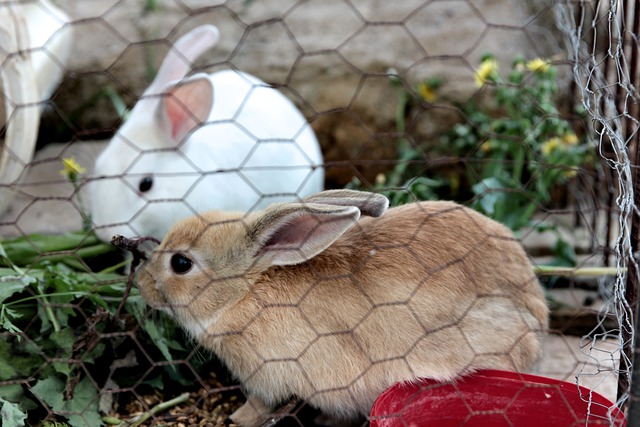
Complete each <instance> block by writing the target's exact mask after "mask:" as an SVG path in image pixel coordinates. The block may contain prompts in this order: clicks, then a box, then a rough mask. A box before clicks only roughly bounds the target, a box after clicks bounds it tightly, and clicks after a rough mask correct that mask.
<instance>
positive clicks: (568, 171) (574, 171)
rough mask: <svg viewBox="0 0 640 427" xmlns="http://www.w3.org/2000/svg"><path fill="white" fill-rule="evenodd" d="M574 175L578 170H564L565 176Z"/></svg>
mask: <svg viewBox="0 0 640 427" xmlns="http://www.w3.org/2000/svg"><path fill="white" fill-rule="evenodd" d="M576 175H578V171H577V170H575V169H568V170H566V171H564V176H565V178H573V177H574V176H576Z"/></svg>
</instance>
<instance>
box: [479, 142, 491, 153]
mask: <svg viewBox="0 0 640 427" xmlns="http://www.w3.org/2000/svg"><path fill="white" fill-rule="evenodd" d="M480 150H481V151H482V152H483V153H488V152H489V151H491V141H485V142H483V143H482V145H481V146H480Z"/></svg>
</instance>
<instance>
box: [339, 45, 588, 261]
mask: <svg viewBox="0 0 640 427" xmlns="http://www.w3.org/2000/svg"><path fill="white" fill-rule="evenodd" d="M556 75H557V70H556V68H555V67H554V66H553V65H552V64H551V63H549V62H548V61H545V60H543V59H533V60H530V61H525V60H524V59H522V58H519V59H517V60H515V61H514V62H513V64H512V67H511V70H510V71H509V73H508V75H507V77H506V78H503V77H502V76H501V74H500V70H499V68H498V62H497V61H496V60H495V58H494V57H493V56H492V55H490V54H486V55H484V56H483V57H482V60H481V63H480V65H479V67H478V69H477V70H476V73H475V76H474V77H475V78H474V80H475V83H476V85H477V87H478V88H479V92H478V94H477V95H478V96H476V97H474V98H473V100H472V101H471V102H469V103H466V104H461V105H457V106H456V107H457V109H458V111H459V112H460V116H461V117H462V119H463V121H462V122H461V123H458V124H456V125H454V126H453V127H452V128H451V130H450V131H449V132H447V133H446V134H444V135H442V136H441V138H440V140H439V142H438V143H437V144H436V145H435V146H433V144H430V145H427V144H425V145H423V146H419V147H415V146H413V145H411V144H410V143H409V141H408V140H407V138H405V137H404V135H405V127H406V125H405V121H406V120H407V118H408V117H411V116H412V113H411V109H412V108H413V107H415V106H417V105H424V104H429V103H432V102H434V101H435V100H436V99H437V93H436V92H437V89H438V88H439V87H440V85H441V83H442V80H441V79H429V80H426V81H424V82H422V83H420V84H419V85H418V86H417V87H416V88H415V89H411V90H407V88H406V85H404V84H403V82H402V81H401V80H400V78H398V77H397V76H396V75H395V73H394V72H393V71H391V72H390V79H391V83H392V85H393V86H394V87H395V88H396V90H397V91H398V105H397V111H396V130H397V132H398V135H400V136H401V137H400V138H399V139H398V155H397V158H398V163H397V164H396V166H395V167H394V168H393V169H392V170H391V171H389V172H388V173H386V174H384V175H380V176H379V177H378V178H377V179H376V182H375V184H374V186H373V187H374V189H375V190H376V191H378V192H380V193H382V194H384V195H386V196H387V197H389V199H390V201H391V204H392V205H397V204H402V203H407V202H411V201H415V200H431V199H452V200H456V201H458V202H462V203H464V204H467V205H470V206H471V207H473V208H474V209H476V210H478V211H480V212H482V213H484V214H486V215H487V216H489V217H491V218H493V219H496V220H497V221H499V222H502V223H503V224H505V225H507V226H508V227H510V228H511V229H513V230H514V231H518V230H521V229H522V228H523V227H533V229H534V230H537V231H551V232H555V234H556V236H557V239H558V242H557V244H556V245H555V246H554V248H553V250H554V251H555V253H556V258H555V259H554V260H553V264H554V265H565V266H567V265H575V252H574V250H573V248H572V247H571V245H569V244H568V243H567V242H565V241H564V240H562V239H561V237H560V234H559V233H558V231H557V230H556V229H555V227H554V226H553V225H551V224H546V223H544V224H543V223H540V222H534V221H533V216H534V214H535V213H536V212H538V211H539V210H540V209H542V208H544V207H545V206H546V205H547V204H548V203H549V202H550V201H551V199H552V193H553V191H554V190H555V189H557V188H558V186H561V185H564V184H566V183H567V182H568V181H569V180H570V179H571V178H573V177H574V176H575V175H576V174H577V173H578V170H579V169H581V168H583V167H586V166H593V165H594V163H595V161H594V156H593V154H592V148H591V147H590V146H589V145H588V144H587V142H586V141H585V139H584V138H581V137H579V136H578V135H577V134H576V132H575V131H574V130H573V127H572V125H571V123H570V122H569V121H568V120H567V119H565V118H563V116H562V115H561V114H560V112H559V110H558V108H557V104H556V103H557V99H556V97H557V84H556ZM424 153H430V155H431V156H433V154H434V153H438V154H441V155H442V156H443V158H447V159H459V160H460V162H463V163H460V165H464V166H463V167H461V166H458V167H451V168H449V170H445V171H440V174H436V173H434V172H433V171H432V170H429V171H425V170H424V164H425V161H428V157H427V155H426V154H424ZM452 164H453V163H452ZM420 168H423V169H420ZM348 187H349V188H362V184H361V183H360V182H359V181H358V180H354V181H353V182H351V183H350V184H349V186H348Z"/></svg>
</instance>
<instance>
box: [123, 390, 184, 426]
mask: <svg viewBox="0 0 640 427" xmlns="http://www.w3.org/2000/svg"><path fill="white" fill-rule="evenodd" d="M187 399H189V393H182V394H181V395H180V396H178V397H175V398H173V399H171V400H167V401H166V402H160V403H158V404H157V405H156V406H154V407H153V408H151V409H150V410H148V411H147V412H145V413H143V414H141V415H139V416H138V417H136V420H135V421H133V422H131V423H129V424H128V426H129V427H138V426H139V425H140V424H142V423H143V422H145V421H146V420H148V419H149V418H151V417H152V416H153V415H155V414H157V413H158V412H162V411H165V410H167V409H169V408H171V407H172V406H176V405H179V404H180V403H184V402H186V401H187Z"/></svg>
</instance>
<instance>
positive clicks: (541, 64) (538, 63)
mask: <svg viewBox="0 0 640 427" xmlns="http://www.w3.org/2000/svg"><path fill="white" fill-rule="evenodd" d="M549 67H550V65H549V62H548V61H546V60H544V59H541V58H535V59H532V60H531V61H529V62H527V69H528V70H529V71H532V72H534V73H546V72H547V71H549Z"/></svg>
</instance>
